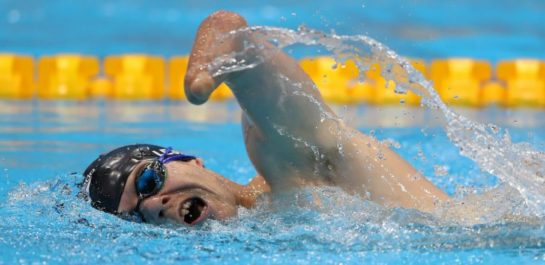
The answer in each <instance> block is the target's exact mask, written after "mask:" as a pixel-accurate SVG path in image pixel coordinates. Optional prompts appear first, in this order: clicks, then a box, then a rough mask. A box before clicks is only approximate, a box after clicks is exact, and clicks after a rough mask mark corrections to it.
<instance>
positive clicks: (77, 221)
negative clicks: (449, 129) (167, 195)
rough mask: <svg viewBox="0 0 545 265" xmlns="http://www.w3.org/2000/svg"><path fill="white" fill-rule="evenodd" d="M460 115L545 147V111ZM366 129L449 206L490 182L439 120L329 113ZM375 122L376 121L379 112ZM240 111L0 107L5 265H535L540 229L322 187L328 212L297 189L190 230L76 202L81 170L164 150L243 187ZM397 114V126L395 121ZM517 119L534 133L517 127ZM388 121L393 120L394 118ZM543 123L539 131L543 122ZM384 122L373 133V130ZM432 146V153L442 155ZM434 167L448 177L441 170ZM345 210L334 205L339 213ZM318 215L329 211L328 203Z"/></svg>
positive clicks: (224, 107) (0, 239) (175, 105)
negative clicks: (450, 219) (133, 151)
mask: <svg viewBox="0 0 545 265" xmlns="http://www.w3.org/2000/svg"><path fill="white" fill-rule="evenodd" d="M460 111H465V112H467V113H466V114H468V115H470V116H471V115H472V116H473V117H474V118H475V119H478V120H483V121H484V120H488V121H493V120H503V121H504V123H503V125H504V126H506V127H507V128H509V130H510V132H511V134H512V135H513V138H514V139H515V140H517V141H528V142H530V143H531V144H533V145H534V146H535V147H536V148H538V149H540V150H544V149H545V145H544V144H545V138H544V135H545V133H544V132H545V126H544V124H543V123H542V121H543V119H542V118H543V113H542V112H539V111H531V110H518V111H503V110H495V109H489V110H485V111H470V110H460ZM337 112H339V113H341V115H343V116H344V117H345V118H346V119H347V120H349V122H350V123H351V124H352V125H353V126H355V127H357V128H359V129H360V130H361V131H363V132H366V133H370V134H374V135H375V136H376V137H377V138H379V139H381V140H385V139H390V140H391V141H393V142H395V143H396V144H393V146H395V147H394V148H396V151H397V152H399V153H400V154H401V155H402V156H403V157H404V158H405V159H407V160H408V161H410V162H411V163H412V164H413V165H415V167H417V168H418V169H419V170H421V171H422V172H423V173H424V174H425V175H426V176H429V177H430V179H431V180H432V181H433V182H434V183H435V184H437V185H438V186H440V187H441V188H443V189H445V190H447V191H448V192H449V193H450V194H451V195H454V196H457V195H456V194H457V191H458V192H459V189H460V188H461V187H467V186H470V187H475V188H477V189H479V188H480V189H481V190H483V189H486V188H490V187H493V186H495V185H496V184H497V179H496V178H495V177H494V176H491V175H488V174H486V173H483V172H481V171H480V170H479V169H478V168H477V166H476V165H475V164H474V163H473V162H472V161H470V160H469V159H466V158H463V157H462V156H460V155H459V153H458V150H457V149H456V148H455V147H454V146H453V145H452V144H451V143H450V142H449V141H448V139H447V138H446V136H445V134H444V132H443V130H442V129H441V127H440V124H439V123H437V124H435V123H434V122H433V120H434V118H433V117H434V114H432V113H428V112H425V111H422V110H418V109H413V110H411V113H410V114H411V115H403V114H404V113H405V114H406V113H407V109H404V108H398V107H390V108H387V107H383V108H378V107H366V106H359V107H350V108H338V109H337ZM379 114H380V115H379ZM239 115H240V110H239V109H238V107H237V106H236V103H235V102H227V103H211V104H208V105H205V106H201V107H195V106H191V105H189V104H187V103H180V102H140V103H138V102H46V101H42V102H37V101H35V102H12V101H3V102H0V168H1V169H2V172H1V174H2V175H1V179H2V182H1V183H0V217H1V219H2V222H0V231H2V232H1V234H0V257H1V258H0V264H15V263H19V264H30V263H33V262H46V263H51V264H57V263H72V264H95V263H98V262H105V263H139V264H140V263H150V264H151V263H154V264H156V263H159V264H162V263H203V264H213V263H216V264H232V263H235V262H236V263H251V264H255V263H260V264H261V263H271V264H294V263H295V264H315V263H324V264H340V263H349V264H350V263H351V264H361V263H376V264H392V263H409V264H411V263H412V264H438V263H446V264H483V263H484V264H508V263H540V262H543V261H544V258H545V249H544V248H543V245H544V244H545V230H544V228H543V223H542V222H541V221H538V222H537V223H536V222H514V221H498V222H493V223H488V224H482V225H472V226H460V225H448V224H442V225H438V224H436V223H434V222H433V221H432V220H433V218H432V217H430V216H426V215H423V214H421V213H417V212H413V211H410V210H402V209H397V210H388V209H385V208H382V207H379V206H377V205H373V204H372V203H370V202H366V201H364V200H362V199H360V198H358V197H352V196H350V195H347V194H345V193H343V192H342V191H340V190H335V189H325V190H320V191H319V192H320V194H321V195H320V196H321V197H322V199H324V201H327V200H330V201H331V204H330V207H312V205H311V204H309V203H308V201H309V199H308V198H310V197H311V193H312V192H315V191H312V190H311V191H302V192H300V193H299V194H297V196H296V197H297V198H295V197H288V198H285V199H284V200H280V201H275V202H274V203H273V204H272V205H269V204H266V203H263V204H260V206H259V207H258V208H257V209H252V210H246V209H240V212H239V216H238V217H236V218H234V219H231V220H228V221H225V222H217V221H207V222H206V223H205V224H203V225H202V226H200V227H197V228H185V227H169V226H161V227H158V226H152V225H147V224H136V223H130V222H127V221H123V220H121V219H118V218H116V217H114V216H111V215H108V214H104V213H102V212H99V211H97V210H95V209H93V208H92V207H90V206H89V205H88V204H87V203H85V202H84V201H82V200H80V199H78V198H76V193H77V187H76V184H77V183H78V182H79V181H81V175H80V174H81V172H82V171H83V169H84V168H85V167H86V166H87V164H88V163H89V162H90V161H92V160H93V159H94V158H96V156H97V155H98V154H100V153H101V152H104V151H107V150H110V149H111V148H113V147H116V146H119V145H123V144H132V143H155V144H161V145H172V146H174V147H175V148H177V149H179V150H183V151H184V152H188V153H191V154H196V155H198V156H201V157H203V158H204V160H205V164H206V165H207V167H209V168H211V169H213V170H215V171H217V172H219V173H220V174H222V175H224V176H227V177H229V178H231V179H233V180H235V181H237V182H239V183H246V182H247V181H248V180H249V179H250V178H251V177H253V176H254V175H255V171H254V169H253V167H252V166H251V164H250V162H249V160H248V158H247V157H246V154H245V149H244V145H243V141H242V134H241V129H240V125H239V123H238V117H239ZM402 115H403V116H405V117H407V118H405V119H404V122H405V123H404V124H401V123H400V122H399V121H395V120H397V119H396V117H399V116H402ZM517 117H526V120H527V121H531V120H535V121H536V122H535V123H533V124H526V125H525V126H524V127H519V126H518V125H517V124H519V122H518V120H517V119H518V118H517ZM394 121H395V122H394ZM539 121H541V123H540V122H539ZM381 124H382V125H381ZM438 146H440V147H441V150H437V147H438ZM434 166H445V167H447V168H448V170H447V173H446V174H443V173H442V174H436V173H437V172H436V171H435V169H434ZM339 200H340V201H342V202H343V203H342V204H339V203H335V202H338V201H339ZM326 205H328V204H327V203H326Z"/></svg>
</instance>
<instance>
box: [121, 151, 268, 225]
mask: <svg viewBox="0 0 545 265" xmlns="http://www.w3.org/2000/svg"><path fill="white" fill-rule="evenodd" d="M148 163H149V161H142V162H141V163H139V164H138V165H137V166H136V167H135V169H134V170H133V171H132V172H131V174H130V175H129V177H128V179H127V183H126V184H125V189H124V191H123V194H122V197H121V201H120V204H119V208H118V212H120V213H128V212H131V211H138V212H140V213H141V214H142V216H143V217H144V219H145V220H146V222H150V223H159V224H160V223H167V222H174V223H180V224H188V225H194V224H198V223H200V222H202V221H204V220H206V219H207V218H213V219H218V220H223V219H226V218H228V217H231V216H234V215H236V213H237V208H238V206H239V205H240V206H244V207H251V206H252V205H253V203H254V202H255V200H256V197H257V196H259V195H260V194H262V193H264V192H268V186H267V185H266V184H265V182H264V181H263V179H262V178H261V177H256V178H254V179H253V180H252V181H251V182H250V184H248V185H246V186H242V185H239V184H237V183H234V182H232V181H230V180H228V179H227V178H225V177H222V176H220V175H218V174H216V173H215V172H213V171H210V170H208V169H206V168H204V166H203V162H202V160H201V159H196V160H191V161H188V162H182V161H174V162H169V163H167V164H166V165H165V168H166V170H167V177H166V181H165V184H164V186H163V188H162V189H161V190H160V191H159V192H158V193H157V194H155V195H153V196H151V197H148V198H146V199H144V200H143V201H142V202H141V204H140V206H139V209H136V205H137V202H138V195H137V193H136V191H135V185H134V182H135V179H136V176H137V175H138V174H139V173H140V172H141V170H142V169H143V168H145V167H146V165H148Z"/></svg>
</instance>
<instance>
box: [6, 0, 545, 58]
mask: <svg viewBox="0 0 545 265" xmlns="http://www.w3.org/2000/svg"><path fill="white" fill-rule="evenodd" d="M218 9H227V10H231V11H235V12H238V13H240V14H242V15H243V16H244V17H246V18H247V20H248V22H249V23H250V24H251V25H269V26H278V27H287V28H293V29H294V28H297V27H298V26H300V25H305V26H307V27H310V28H315V29H319V30H323V31H326V32H331V31H335V32H336V33H338V34H350V35H353V34H364V35H368V36H370V37H373V38H375V39H377V40H379V41H381V42H383V43H385V44H386V45H388V46H390V47H391V48H393V49H394V50H395V51H397V52H398V53H400V54H403V55H405V56H410V57H417V58H422V59H426V60H429V59H432V58H440V57H456V56H464V57H472V58H477V59H486V60H489V61H491V62H492V63H494V62H496V61H498V60H501V59H511V58H521V57H530V58H536V59H543V58H545V52H544V51H545V1H542V0H533V1H531V0H522V1H514V0H510V1H507V0H480V1H475V0H448V1H437V0H408V1H401V0H381V1H361V0H358V1H355V0H343V1H307V0H303V1H286V0H281V1H274V3H270V2H269V1H250V0H237V1H207V0H199V1H196V0H189V1H175V0H162V1H143V0H119V1H111V0H106V1H96V0H78V1H69V0H49V1H43V0H24V1H23V0H1V1H0V52H15V53H23V54H27V55H32V56H42V55H48V54H55V53H60V52H63V53H66V52H71V53H83V54H89V55H95V56H100V57H103V56H106V55H110V54H116V53H146V54H153V55H161V56H172V55H181V54H187V53H188V52H189V49H190V47H191V44H192V40H193V37H194V35H195V32H196V29H197V26H198V24H199V22H200V21H201V20H202V19H203V18H205V17H206V16H207V15H208V14H210V13H211V12H214V11H216V10H218ZM296 56H297V55H296Z"/></svg>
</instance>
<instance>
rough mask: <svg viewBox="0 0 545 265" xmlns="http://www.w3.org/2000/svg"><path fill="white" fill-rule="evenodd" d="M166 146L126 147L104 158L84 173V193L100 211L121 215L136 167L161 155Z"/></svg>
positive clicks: (99, 159)
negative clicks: (128, 180) (124, 192)
mask: <svg viewBox="0 0 545 265" xmlns="http://www.w3.org/2000/svg"><path fill="white" fill-rule="evenodd" d="M164 151H165V148H164V147H161V146H156V145H150V144H135V145H127V146H122V147H119V148H117V149H114V150H113V151H111V152H109V153H107V154H103V155H100V156H99V157H98V158H97V159H96V160H95V161H93V162H92V163H91V164H90V165H89V166H88V167H87V169H86V170H85V172H84V173H83V175H84V181H83V187H82V188H83V189H84V190H83V192H86V193H87V195H88V196H89V199H90V200H91V205H92V206H93V207H95V208H97V209H99V210H102V211H105V212H109V213H113V214H118V212H117V209H118V207H119V202H120V200H121V195H122V194H123V190H124V189H125V183H126V182H127V179H128V177H129V175H130V174H131V172H132V171H133V170H134V167H135V166H136V165H137V164H139V163H140V162H141V161H143V160H152V159H156V158H158V157H160V156H161V154H163V153H164Z"/></svg>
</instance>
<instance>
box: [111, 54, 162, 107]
mask: <svg viewBox="0 0 545 265" xmlns="http://www.w3.org/2000/svg"><path fill="white" fill-rule="evenodd" d="M104 71H105V73H106V75H107V76H108V77H110V78H111V79H112V81H113V85H112V93H111V95H110V96H111V97H112V98H115V99H137V100H142V99H144V100H145V99H148V100H158V99H162V98H163V97H164V95H165V93H164V91H165V82H164V80H165V66H164V60H163V58H161V57H158V56H149V55H143V54H128V55H120V56H108V57H106V59H105V61H104Z"/></svg>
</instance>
